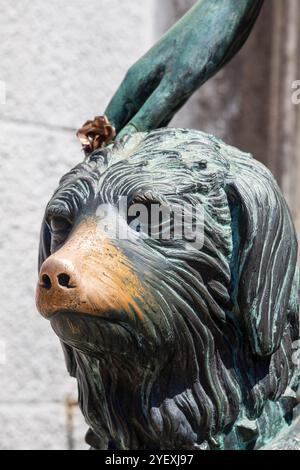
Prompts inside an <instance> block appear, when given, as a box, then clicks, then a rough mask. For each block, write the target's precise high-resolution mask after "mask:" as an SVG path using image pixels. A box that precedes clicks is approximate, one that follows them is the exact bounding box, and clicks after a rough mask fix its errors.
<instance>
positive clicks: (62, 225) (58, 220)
mask: <svg viewBox="0 0 300 470" xmlns="http://www.w3.org/2000/svg"><path fill="white" fill-rule="evenodd" d="M49 226H50V230H51V253H53V252H54V251H56V250H57V249H58V248H59V247H60V246H61V245H62V244H63V243H64V242H65V241H66V239H67V238H68V235H69V233H70V231H71V228H72V225H71V224H70V222H69V221H68V220H67V219H65V218H64V217H52V218H51V219H50V220H49Z"/></svg>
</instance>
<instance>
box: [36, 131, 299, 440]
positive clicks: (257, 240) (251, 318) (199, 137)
mask: <svg viewBox="0 0 300 470" xmlns="http://www.w3.org/2000/svg"><path fill="white" fill-rule="evenodd" d="M120 204H121V205H122V207H121V206H120ZM195 209H196V212H193V211H194V210H195ZM197 211H198V212H197ZM267 212H268V218H266V213H267ZM157 213H158V214H160V215H159V217H158V219H157V218H155V217H154V216H155V214H157ZM154 219H155V220H154ZM178 227H179V228H181V229H182V230H179V233H178V231H176V229H178ZM278 229H279V230H280V233H281V235H280V236H281V237H282V236H283V237H284V239H285V241H286V243H285V245H284V244H283V243H282V241H281V239H280V237H279V236H278ZM274 237H275V238H274ZM277 237H278V238H277ZM271 239H272V242H271ZM274 240H275V241H274ZM272 243H273V244H272ZM296 251H297V249H296V240H295V234H294V229H293V226H292V223H291V220H290V215H289V212H288V210H287V208H286V206H285V203H284V200H283V198H282V196H281V194H280V191H279V189H278V187H277V185H276V183H275V181H274V180H273V178H272V176H271V175H270V174H269V172H268V171H267V170H266V169H264V168H263V167H262V166H261V165H259V164H258V163H256V162H255V161H254V160H253V159H252V158H251V157H250V156H248V155H245V154H242V153H241V152H239V151H238V150H236V149H232V148H231V147H228V146H226V145H225V144H223V143H222V142H220V141H219V140H217V139H215V138H213V137H212V136H207V135H205V134H202V133H200V132H196V131H186V130H178V129H176V130H175V129H162V130H158V131H153V132H151V133H149V134H137V135H136V136H134V137H132V138H131V139H129V140H128V141H127V142H126V143H123V144H122V145H121V146H118V147H116V146H115V147H112V146H110V147H109V148H108V149H106V150H100V151H96V152H94V153H92V154H91V155H90V156H89V157H87V158H86V159H85V161H84V162H83V163H82V164H80V165H78V166H77V167H75V168H74V169H73V170H72V171H71V172H70V173H68V174H67V175H65V176H64V177H63V178H62V180H61V182H60V185H59V187H58V189H57V191H56V192H55V193H54V195H53V197H52V199H51V200H50V202H49V204H48V206H47V209H46V213H45V219H44V222H43V227H42V233H41V246H40V274H39V282H38V288H37V306H38V309H39V311H40V313H41V314H42V315H43V316H44V317H46V318H48V319H49V320H50V321H51V325H52V327H53V329H54V330H55V332H56V333H57V335H58V336H59V337H60V339H61V340H62V342H63V344H64V345H65V348H66V351H67V356H68V358H69V364H73V363H74V357H73V356H74V352H75V353H76V351H77V352H80V353H83V354H84V355H86V356H91V357H93V358H96V359H97V360H99V361H102V363H103V361H104V362H105V360H106V361H108V362H109V363H110V365H111V368H112V369H113V368H114V366H115V367H116V368H117V370H118V374H116V372H114V373H113V377H114V378H113V379H112V378H111V379H110V380H112V381H113V380H116V381H118V380H119V378H120V376H122V374H123V373H124V370H126V371H129V370H130V372H128V377H129V378H128V381H129V382H130V383H134V384H135V387H136V386H137V384H139V385H138V386H140V384H141V383H142V382H143V380H144V377H145V374H146V373H145V371H147V374H148V375H147V374H146V375H147V376H149V377H151V379H150V378H149V377H148V379H147V380H148V382H147V383H150V382H151V384H152V386H151V387H150V386H149V389H150V388H151V390H152V391H151V393H150V392H149V393H148V394H147V400H146V401H147V405H146V408H148V411H149V421H148V424H149V422H150V421H151V423H152V424H151V426H152V428H153V429H155V433H158V430H159V433H160V436H162V435H165V439H169V441H168V442H171V440H170V439H171V437H170V436H171V435H172V434H173V435H174V433H175V431H174V430H173V431H174V432H172V429H169V428H168V432H167V433H166V428H165V426H166V424H165V423H166V422H167V421H168V423H169V425H168V426H169V427H170V426H171V425H170V423H172V426H173V427H174V429H175V428H176V427H178V423H179V422H180V423H181V425H182V429H183V431H182V435H181V434H180V433H179V434H180V439H182V441H184V440H186V442H192V441H193V442H202V441H203V439H207V436H210V437H212V436H213V435H216V433H218V432H219V431H220V430H222V429H225V428H226V426H230V425H232V424H233V423H234V422H235V421H236V420H237V418H238V416H239V414H240V411H241V403H242V402H244V406H245V407H246V408H247V409H248V410H250V411H249V413H250V414H251V413H252V414H253V415H254V416H255V414H259V413H260V411H259V410H261V407H262V406H263V403H264V402H265V401H266V400H267V399H272V398H274V397H276V396H280V395H281V394H282V393H283V392H284V390H285V388H286V387H287V385H288V384H289V382H290V379H291V374H292V372H291V370H292V365H291V361H290V359H289V358H288V354H287V352H288V350H290V348H291V343H292V340H293V338H294V333H291V331H292V330H293V332H295V331H296V329H297V328H296V323H297V321H296V319H295V316H294V317H293V318H291V316H288V306H289V304H290V297H291V291H292V285H293V282H294V275H295V266H296V256H297V255H296ZM267 260H268V262H267ZM276 269H277V271H278V270H279V269H280V271H281V272H282V270H285V280H283V279H281V278H280V275H279V274H278V273H275V275H274V270H275V271H276ZM296 303H297V302H296ZM110 361H112V362H110ZM75 362H76V360H75ZM282 364H283V367H282ZM70 367H71V368H72V366H70ZM149 371H150V372H149ZM283 371H284V373H283ZM277 375H278V376H280V377H281V381H280V383H279V382H278V381H276V380H274V379H275V377H277ZM153 384H155V386H154V385H153ZM166 397H168V399H170V400H171V399H172V400H173V401H174V403H175V404H176V406H173V408H172V407H168V406H166V403H165V400H166ZM174 403H173V405H174ZM144 405H145V404H144ZM166 416H168V418H166ZM143 419H144V418H143ZM149 426H150V425H149ZM172 426H171V428H172ZM153 433H154V431H153ZM166 436H167V437H166Z"/></svg>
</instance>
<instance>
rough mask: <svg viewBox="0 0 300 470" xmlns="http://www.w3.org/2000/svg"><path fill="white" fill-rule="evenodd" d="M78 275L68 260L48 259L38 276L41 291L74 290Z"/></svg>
mask: <svg viewBox="0 0 300 470" xmlns="http://www.w3.org/2000/svg"><path fill="white" fill-rule="evenodd" d="M77 278H78V275H77V273H76V268H75V266H74V264H73V263H72V262H71V261H69V260H64V259H56V258H52V257H50V258H48V259H47V260H46V261H45V263H44V264H43V266H42V268H41V272H40V276H39V285H40V287H41V288H42V289H46V290H49V291H50V290H52V292H53V291H57V290H58V291H59V290H61V289H63V290H65V289H76V288H77V285H78V279H77Z"/></svg>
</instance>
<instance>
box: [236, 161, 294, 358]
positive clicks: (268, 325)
mask: <svg viewBox="0 0 300 470" xmlns="http://www.w3.org/2000/svg"><path fill="white" fill-rule="evenodd" d="M239 170H241V171H239V173H238V177H237V178H236V180H235V182H234V183H233V187H234V193H235V194H236V197H237V199H236V203H238V201H239V204H240V208H239V212H240V214H239V216H238V219H239V223H238V224H236V231H237V225H239V227H241V231H240V234H239V238H240V243H239V256H238V266H237V269H238V278H239V284H238V291H237V300H238V304H239V308H240V312H241V315H242V317H243V318H244V321H245V325H246V329H247V332H248V335H249V338H250V342H251V347H252V351H253V353H255V354H257V355H259V356H265V355H270V354H272V353H273V352H274V351H276V349H277V348H278V347H279V345H280V342H281V339H282V335H283V332H284V329H285V327H286V320H287V315H288V308H289V300H290V296H291V290H292V286H293V281H294V276H295V270H296V263H297V240H296V234H295V229H294V225H293V222H292V219H291V215H290V212H289V209H288V207H287V204H286V202H285V200H284V198H283V196H282V194H281V191H280V189H279V187H278V186H277V183H276V181H275V180H274V178H273V176H272V175H271V173H270V172H269V171H268V170H267V169H266V168H265V167H264V166H263V165H261V164H260V163H258V162H256V161H255V160H252V159H247V160H245V161H243V162H242V165H241V167H240V165H239ZM233 207H234V206H233ZM233 213H234V211H233ZM233 226H234V221H233ZM233 230H234V229H233Z"/></svg>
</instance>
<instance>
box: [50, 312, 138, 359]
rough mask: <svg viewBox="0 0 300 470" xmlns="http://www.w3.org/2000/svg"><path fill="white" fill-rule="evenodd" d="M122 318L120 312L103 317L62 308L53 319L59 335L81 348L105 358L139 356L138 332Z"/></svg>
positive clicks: (55, 329)
mask: <svg viewBox="0 0 300 470" xmlns="http://www.w3.org/2000/svg"><path fill="white" fill-rule="evenodd" d="M122 317H123V315H121V314H119V315H117V313H116V312H112V314H111V315H107V316H106V317H102V316H101V317H99V316H93V315H88V314H86V313H83V312H82V313H81V312H73V311H69V310H61V311H57V312H55V314H53V315H52V316H51V318H50V322H51V326H52V328H53V330H54V332H55V333H56V334H57V336H58V337H59V338H60V339H61V340H62V341H63V342H64V343H66V344H68V345H69V346H71V347H73V348H75V349H77V350H78V351H81V352H83V353H89V354H94V355H100V356H102V357H103V355H105V354H107V353H111V354H116V355H122V356H127V355H131V356H132V355H134V356H135V355H136V354H137V351H138V349H139V348H138V335H137V332H136V331H135V330H134V329H133V328H131V327H130V326H129V325H128V322H123V321H122Z"/></svg>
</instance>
